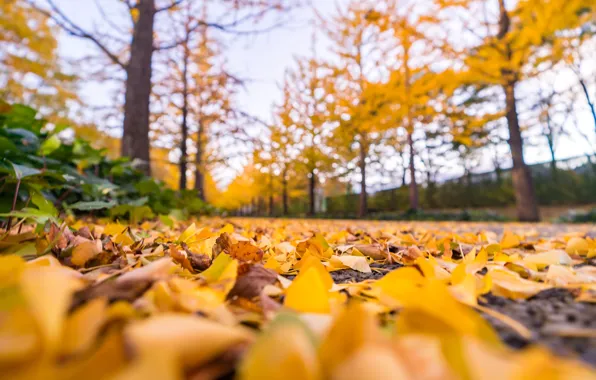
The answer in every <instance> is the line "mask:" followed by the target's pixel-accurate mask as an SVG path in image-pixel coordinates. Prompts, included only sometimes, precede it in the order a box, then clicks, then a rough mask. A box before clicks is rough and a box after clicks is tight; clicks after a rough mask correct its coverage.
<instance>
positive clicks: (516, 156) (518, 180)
mask: <svg viewBox="0 0 596 380" xmlns="http://www.w3.org/2000/svg"><path fill="white" fill-rule="evenodd" d="M503 90H504V91H505V99H506V115H507V125H508V127H509V149H510V150H511V157H512V159H513V169H512V172H511V173H512V177H513V189H514V192H515V204H516V208H517V218H518V219H519V220H520V221H523V222H536V221H538V220H540V214H539V211H538V203H537V201H536V194H535V192H534V184H533V181H532V175H531V173H530V170H529V168H528V166H527V165H526V163H525V161H524V150H523V140H522V137H521V130H520V128H519V120H518V117H517V105H516V101H515V82H512V81H510V82H509V83H507V84H506V85H505V86H504V88H503Z"/></svg>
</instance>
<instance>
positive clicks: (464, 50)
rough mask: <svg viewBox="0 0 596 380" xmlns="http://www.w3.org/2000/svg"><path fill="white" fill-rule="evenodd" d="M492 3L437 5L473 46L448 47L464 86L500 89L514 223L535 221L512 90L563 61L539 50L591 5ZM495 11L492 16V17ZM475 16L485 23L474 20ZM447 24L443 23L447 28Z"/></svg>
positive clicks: (554, 0)
mask: <svg viewBox="0 0 596 380" xmlns="http://www.w3.org/2000/svg"><path fill="white" fill-rule="evenodd" d="M496 1H497V3H496V7H492V6H493V5H495V4H493V3H489V2H486V1H477V0H457V1H448V2H446V1H442V0H439V1H438V4H439V5H441V6H442V8H443V9H444V10H447V12H445V15H447V17H449V20H450V21H451V22H456V23H458V25H459V27H460V28H461V26H462V24H463V28H464V30H466V31H468V32H469V34H470V35H471V36H472V37H475V38H476V40H477V43H476V44H475V45H473V46H462V41H461V39H460V40H458V41H452V44H451V47H452V48H454V49H455V50H454V51H458V52H459V53H460V57H461V58H462V59H463V61H464V64H465V66H466V68H467V72H466V75H465V76H464V77H462V78H465V79H464V81H465V82H467V83H478V84H482V85H484V86H498V87H500V88H501V89H502V92H503V93H504V95H505V117H506V120H507V125H508V130H509V140H508V143H509V147H510V150H511V156H512V158H513V171H512V176H513V185H514V189H515V195H516V203H517V214H518V219H519V220H521V221H537V220H539V218H540V215H539V212H538V203H537V199H536V195H535V191H534V185H533V183H532V176H531V175H530V171H529V169H528V167H527V165H526V163H525V159H524V152H523V139H522V135H521V128H520V122H519V116H518V109H517V97H516V87H517V85H518V84H519V83H520V82H521V81H524V80H525V79H527V78H530V77H533V76H536V75H538V74H539V73H541V72H543V71H544V70H547V69H550V68H551V67H552V66H553V64H554V63H555V62H556V61H558V60H560V59H561V58H562V55H561V54H551V53H549V52H547V53H545V49H543V47H544V46H546V45H547V41H551V40H552V39H553V38H556V36H557V34H558V33H559V32H560V31H562V30H566V29H572V28H576V27H578V26H580V25H582V24H584V23H585V22H586V20H587V19H586V18H587V17H590V15H591V14H592V13H590V12H585V11H584V10H585V9H590V6H593V4H592V5H591V3H592V2H591V1H589V0H588V1H587V0H547V1H545V0H520V1H517V2H516V3H515V5H514V6H513V7H512V8H508V7H507V6H506V4H505V0H496ZM493 11H496V15H495V16H494V17H491V12H493ZM478 14H482V15H484V18H478V17H477V15H478ZM449 20H445V21H444V23H445V24H446V25H449V22H450V21H449ZM490 101H491V102H494V99H490Z"/></svg>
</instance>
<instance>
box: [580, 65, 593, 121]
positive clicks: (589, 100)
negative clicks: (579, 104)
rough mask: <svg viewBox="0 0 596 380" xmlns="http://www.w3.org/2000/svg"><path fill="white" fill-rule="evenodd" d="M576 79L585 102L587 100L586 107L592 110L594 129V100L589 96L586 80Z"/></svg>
mask: <svg viewBox="0 0 596 380" xmlns="http://www.w3.org/2000/svg"><path fill="white" fill-rule="evenodd" d="M578 76H579V73H578ZM578 80H579V84H580V86H581V87H582V90H583V92H584V95H585V97H586V102H588V107H590V111H591V112H592V120H594V129H595V130H596V105H594V102H593V101H592V98H591V97H590V92H589V91H588V86H587V85H586V82H585V81H584V80H583V79H581V78H579V79H578Z"/></svg>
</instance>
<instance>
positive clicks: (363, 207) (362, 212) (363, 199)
mask: <svg viewBox="0 0 596 380" xmlns="http://www.w3.org/2000/svg"><path fill="white" fill-rule="evenodd" d="M361 137H362V140H360V162H359V165H360V205H359V207H358V216H359V217H360V218H364V217H365V216H366V214H367V212H368V205H367V193H366V148H367V147H366V142H364V137H363V136H361Z"/></svg>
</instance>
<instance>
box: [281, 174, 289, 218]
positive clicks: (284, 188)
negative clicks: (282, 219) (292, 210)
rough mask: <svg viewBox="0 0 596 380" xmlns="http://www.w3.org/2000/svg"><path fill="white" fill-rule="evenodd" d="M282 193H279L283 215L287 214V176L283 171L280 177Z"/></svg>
mask: <svg viewBox="0 0 596 380" xmlns="http://www.w3.org/2000/svg"><path fill="white" fill-rule="evenodd" d="M281 185H282V193H281V198H282V203H283V214H284V216H286V215H288V178H287V174H286V173H285V172H284V173H283V179H282V183H281Z"/></svg>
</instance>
